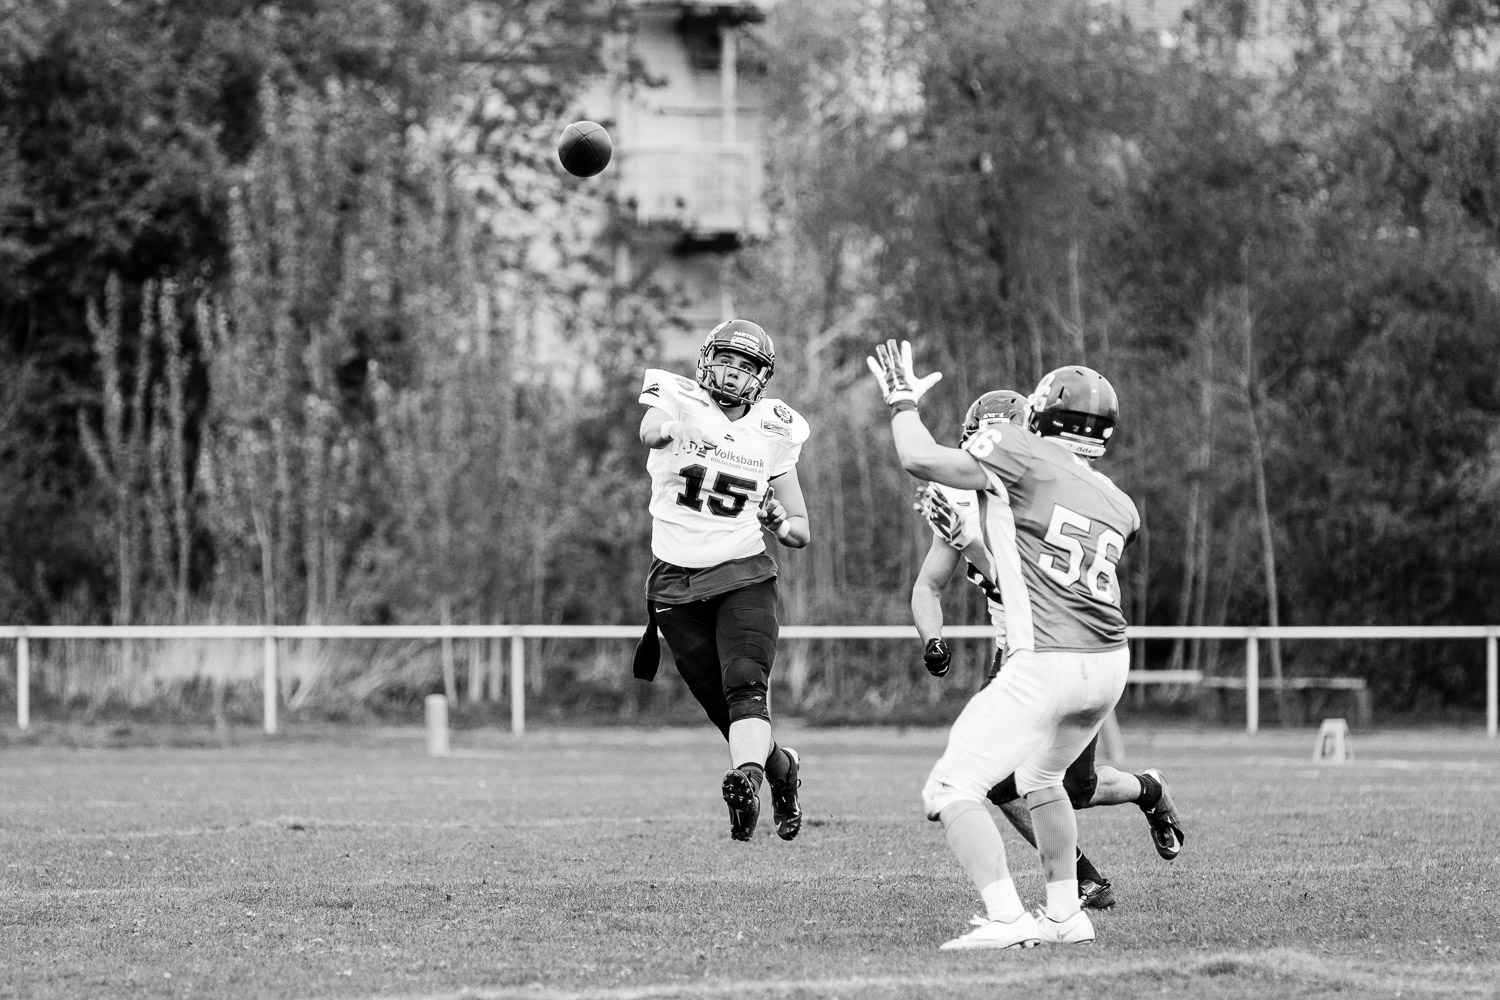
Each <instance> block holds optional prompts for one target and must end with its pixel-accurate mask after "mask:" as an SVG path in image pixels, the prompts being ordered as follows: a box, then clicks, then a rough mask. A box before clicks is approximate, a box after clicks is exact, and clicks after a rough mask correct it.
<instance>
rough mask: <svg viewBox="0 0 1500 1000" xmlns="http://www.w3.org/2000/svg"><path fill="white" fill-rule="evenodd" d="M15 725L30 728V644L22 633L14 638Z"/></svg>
mask: <svg viewBox="0 0 1500 1000" xmlns="http://www.w3.org/2000/svg"><path fill="white" fill-rule="evenodd" d="M16 725H17V726H18V727H19V728H21V729H30V728H31V646H30V644H29V642H28V640H27V638H26V637H25V636H24V635H23V636H20V637H18V638H17V639H16Z"/></svg>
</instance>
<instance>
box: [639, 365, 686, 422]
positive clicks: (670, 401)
mask: <svg viewBox="0 0 1500 1000" xmlns="http://www.w3.org/2000/svg"><path fill="white" fill-rule="evenodd" d="M641 402H642V403H644V404H645V405H647V406H659V407H661V408H662V409H663V410H666V411H667V412H668V413H670V414H671V415H672V417H673V419H676V418H677V417H678V415H679V414H680V412H681V410H682V405H681V403H680V402H679V401H678V398H677V376H676V375H673V374H672V373H671V372H666V371H662V370H661V369H660V368H647V369H646V381H645V382H644V384H642V386H641Z"/></svg>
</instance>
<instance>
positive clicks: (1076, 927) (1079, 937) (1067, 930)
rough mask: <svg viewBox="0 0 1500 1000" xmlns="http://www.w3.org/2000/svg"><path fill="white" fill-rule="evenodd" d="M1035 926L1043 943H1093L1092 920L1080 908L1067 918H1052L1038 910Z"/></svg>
mask: <svg viewBox="0 0 1500 1000" xmlns="http://www.w3.org/2000/svg"><path fill="white" fill-rule="evenodd" d="M1036 927H1037V930H1038V931H1039V932H1040V933H1041V935H1042V941H1043V943H1045V944H1093V943H1094V922H1093V921H1092V920H1090V919H1089V915H1088V914H1087V913H1085V912H1083V911H1082V910H1079V911H1078V912H1077V913H1075V914H1073V915H1072V916H1071V917H1069V918H1068V919H1067V920H1053V919H1052V918H1051V917H1049V916H1047V914H1046V913H1045V912H1044V911H1042V910H1038V911H1037V913H1036Z"/></svg>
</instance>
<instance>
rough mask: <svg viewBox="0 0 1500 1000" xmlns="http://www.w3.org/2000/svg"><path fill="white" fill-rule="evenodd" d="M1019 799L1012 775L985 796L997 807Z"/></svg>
mask: <svg viewBox="0 0 1500 1000" xmlns="http://www.w3.org/2000/svg"><path fill="white" fill-rule="evenodd" d="M1090 794H1092V793H1090ZM1020 797H1021V793H1020V792H1019V791H1017V790H1016V776H1015V775H1014V774H1012V775H1011V776H1010V777H1008V778H1006V779H1005V780H1004V781H1002V782H1000V784H998V785H996V786H995V787H994V788H991V789H990V790H989V793H988V794H987V795H986V796H985V798H987V799H989V800H990V801H991V802H993V803H995V805H997V806H1003V805H1006V804H1007V803H1010V802H1014V801H1016V799H1019V798H1020Z"/></svg>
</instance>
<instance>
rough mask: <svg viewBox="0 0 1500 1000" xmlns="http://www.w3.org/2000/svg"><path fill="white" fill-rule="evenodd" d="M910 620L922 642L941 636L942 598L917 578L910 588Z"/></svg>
mask: <svg viewBox="0 0 1500 1000" xmlns="http://www.w3.org/2000/svg"><path fill="white" fill-rule="evenodd" d="M911 620H912V624H914V625H916V626H917V634H918V635H920V636H921V637H922V642H923V643H926V642H927V641H928V640H929V639H941V638H942V637H943V598H942V595H941V594H939V593H938V592H937V591H935V590H933V589H932V588H931V587H929V586H927V585H926V584H924V583H923V582H922V581H921V580H918V581H917V582H916V584H915V585H914V586H913V587H912V588H911Z"/></svg>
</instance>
